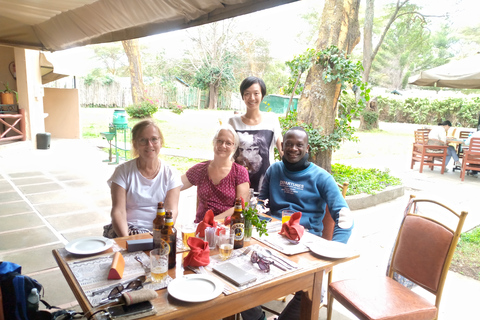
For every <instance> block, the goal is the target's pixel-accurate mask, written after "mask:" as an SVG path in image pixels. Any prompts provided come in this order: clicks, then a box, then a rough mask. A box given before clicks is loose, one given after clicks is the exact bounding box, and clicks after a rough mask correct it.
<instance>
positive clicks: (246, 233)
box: [243, 219, 253, 242]
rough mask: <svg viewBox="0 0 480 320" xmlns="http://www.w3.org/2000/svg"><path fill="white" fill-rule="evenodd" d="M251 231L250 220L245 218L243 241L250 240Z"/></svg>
mask: <svg viewBox="0 0 480 320" xmlns="http://www.w3.org/2000/svg"><path fill="white" fill-rule="evenodd" d="M252 231H253V226H252V221H250V220H248V219H245V230H244V237H243V241H247V242H248V241H250V239H251V238H252Z"/></svg>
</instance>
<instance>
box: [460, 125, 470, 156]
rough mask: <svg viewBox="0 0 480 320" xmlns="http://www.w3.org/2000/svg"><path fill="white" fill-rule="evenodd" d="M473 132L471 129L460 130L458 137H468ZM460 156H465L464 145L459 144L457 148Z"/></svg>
mask: <svg viewBox="0 0 480 320" xmlns="http://www.w3.org/2000/svg"><path fill="white" fill-rule="evenodd" d="M470 133H472V132H471V131H460V133H459V135H458V139H468V136H469V135H470ZM457 154H458V158H460V159H462V158H463V147H462V145H459V146H458V150H457Z"/></svg>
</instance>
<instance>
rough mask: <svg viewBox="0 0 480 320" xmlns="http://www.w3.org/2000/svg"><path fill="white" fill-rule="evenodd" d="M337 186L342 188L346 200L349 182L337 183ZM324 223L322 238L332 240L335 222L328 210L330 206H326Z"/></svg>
mask: <svg viewBox="0 0 480 320" xmlns="http://www.w3.org/2000/svg"><path fill="white" fill-rule="evenodd" d="M337 186H338V187H339V188H340V191H341V192H342V196H343V198H345V197H346V196H347V190H348V182H344V183H343V184H340V183H337ZM322 223H323V232H322V238H323V239H326V240H332V238H333V230H334V229H335V221H333V219H332V216H331V215H330V210H328V206H326V208H325V216H324V217H323V220H322Z"/></svg>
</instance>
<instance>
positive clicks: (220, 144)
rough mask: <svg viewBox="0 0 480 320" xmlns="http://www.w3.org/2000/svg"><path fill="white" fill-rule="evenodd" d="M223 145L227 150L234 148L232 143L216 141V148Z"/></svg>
mask: <svg viewBox="0 0 480 320" xmlns="http://www.w3.org/2000/svg"><path fill="white" fill-rule="evenodd" d="M224 143H225V146H226V147H227V148H232V147H233V146H234V143H233V142H230V141H223V140H220V139H217V145H218V146H222V145H223V144H224Z"/></svg>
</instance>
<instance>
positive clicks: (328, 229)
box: [320, 182, 349, 308]
mask: <svg viewBox="0 0 480 320" xmlns="http://www.w3.org/2000/svg"><path fill="white" fill-rule="evenodd" d="M348 185H349V184H348V182H344V183H343V184H340V183H338V182H337V186H338V187H339V188H340V191H341V192H342V196H343V198H345V197H346V196H347V190H348ZM322 223H323V231H322V238H323V239H325V240H332V238H333V231H334V229H335V221H333V219H332V216H331V215H330V210H328V206H326V208H325V216H324V217H323V220H322ZM325 273H328V284H330V283H332V278H333V268H332V269H329V270H325ZM322 307H327V304H325V303H321V304H320V308H322Z"/></svg>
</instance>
